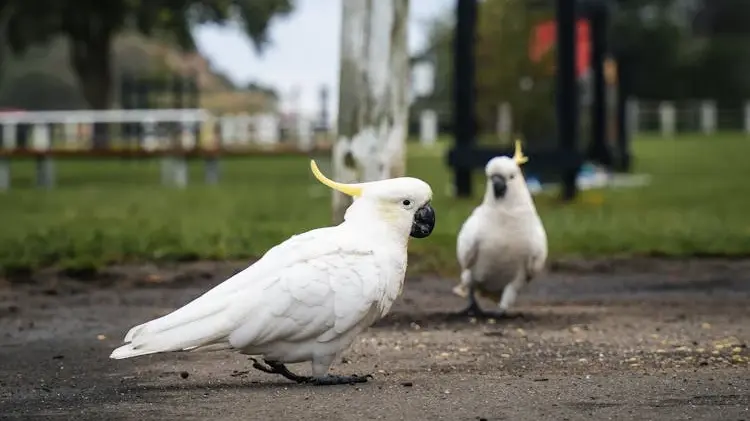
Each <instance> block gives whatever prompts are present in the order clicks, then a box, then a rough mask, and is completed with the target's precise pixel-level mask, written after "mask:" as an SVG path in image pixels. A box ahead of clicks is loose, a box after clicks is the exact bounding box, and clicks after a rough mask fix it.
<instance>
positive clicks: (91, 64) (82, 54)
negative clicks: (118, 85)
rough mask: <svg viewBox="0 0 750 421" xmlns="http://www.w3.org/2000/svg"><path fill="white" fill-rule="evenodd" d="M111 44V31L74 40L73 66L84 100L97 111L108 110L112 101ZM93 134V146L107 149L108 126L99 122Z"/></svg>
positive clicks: (72, 46) (78, 37)
mask: <svg viewBox="0 0 750 421" xmlns="http://www.w3.org/2000/svg"><path fill="white" fill-rule="evenodd" d="M111 45H112V35H111V33H110V32H108V31H100V32H98V33H96V34H92V33H90V32H89V33H88V34H85V35H84V36H71V38H70V60H71V64H72V65H73V69H74V70H75V73H76V76H77V77H78V83H79V84H80V86H81V91H82V93H83V97H84V99H86V102H88V104H89V106H90V107H91V108H93V109H95V110H106V109H108V108H109V107H110V105H111V102H112V68H111V56H110V54H111ZM93 131H94V133H93V147H94V148H95V149H103V148H106V147H107V144H108V143H109V142H108V137H109V136H108V134H109V133H108V130H107V125H106V124H104V123H95V124H94V127H93Z"/></svg>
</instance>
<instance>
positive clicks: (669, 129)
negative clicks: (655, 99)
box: [659, 101, 676, 137]
mask: <svg viewBox="0 0 750 421" xmlns="http://www.w3.org/2000/svg"><path fill="white" fill-rule="evenodd" d="M675 114H676V112H675V108H674V104H673V103H672V102H669V101H663V102H661V103H659V121H660V124H661V135H662V136H663V137H672V136H674V133H675V123H676V115H675Z"/></svg>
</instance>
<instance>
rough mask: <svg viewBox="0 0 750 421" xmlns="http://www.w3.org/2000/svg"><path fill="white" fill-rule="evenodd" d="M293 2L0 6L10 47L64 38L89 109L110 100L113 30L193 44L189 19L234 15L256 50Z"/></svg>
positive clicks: (6, 1)
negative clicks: (7, 10)
mask: <svg viewBox="0 0 750 421" xmlns="http://www.w3.org/2000/svg"><path fill="white" fill-rule="evenodd" d="M292 6H293V4H292V1H291V0H98V1H87V2H81V1H77V0H0V10H3V9H5V8H6V7H10V8H11V9H12V13H10V16H9V17H8V28H7V29H8V43H9V45H10V47H11V49H12V50H13V52H14V53H16V54H20V53H23V52H25V51H26V50H27V49H28V48H29V47H30V46H32V45H34V44H40V43H47V42H49V41H50V40H52V39H53V38H55V37H57V36H63V37H65V38H66V39H67V40H68V43H69V46H70V64H71V67H72V68H73V69H74V71H75V73H76V75H77V78H78V82H79V85H80V87H81V91H82V95H83V97H84V98H85V99H86V101H87V102H88V104H89V105H90V106H91V107H92V108H94V109H106V108H108V107H110V106H111V103H112V94H113V92H112V91H113V90H112V84H113V82H112V51H111V49H112V41H113V39H114V37H115V35H117V34H118V33H120V32H122V31H124V30H137V31H139V32H141V33H143V34H145V35H149V36H157V37H160V38H163V39H169V40H173V41H174V42H176V43H177V44H178V45H180V46H181V47H182V48H184V49H194V48H195V44H194V40H193V37H192V32H191V28H192V27H193V26H194V25H196V24H201V23H207V22H213V23H219V24H224V23H227V22H231V21H234V22H238V23H240V24H241V25H242V27H243V28H244V30H245V32H246V33H247V35H248V36H249V37H250V39H251V40H252V41H253V43H254V45H255V47H256V49H257V51H259V52H260V51H262V49H263V47H264V46H265V45H266V44H267V41H268V38H267V30H268V26H269V23H270V21H271V20H272V19H273V18H274V17H275V16H280V15H286V14H288V13H289V12H290V11H291V10H292ZM97 131H98V130H97ZM98 143H99V142H97V141H96V138H95V144H98Z"/></svg>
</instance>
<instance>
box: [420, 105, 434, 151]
mask: <svg viewBox="0 0 750 421" xmlns="http://www.w3.org/2000/svg"><path fill="white" fill-rule="evenodd" d="M437 126H438V119H437V113H436V112H435V110H423V111H422V114H421V115H420V116H419V141H420V143H421V144H422V146H432V145H434V144H435V141H436V140H437Z"/></svg>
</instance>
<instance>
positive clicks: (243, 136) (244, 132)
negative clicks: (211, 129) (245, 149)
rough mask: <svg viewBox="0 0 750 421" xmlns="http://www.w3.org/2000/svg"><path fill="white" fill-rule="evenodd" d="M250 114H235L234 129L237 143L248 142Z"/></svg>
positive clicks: (246, 143)
mask: <svg viewBox="0 0 750 421" xmlns="http://www.w3.org/2000/svg"><path fill="white" fill-rule="evenodd" d="M250 122H251V118H250V114H248V113H240V114H238V115H237V116H236V120H235V126H234V128H235V130H236V131H237V143H239V144H241V145H243V146H247V145H248V144H249V143H250Z"/></svg>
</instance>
